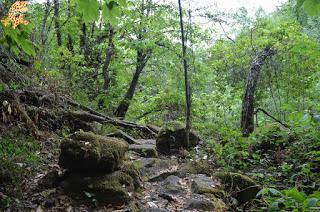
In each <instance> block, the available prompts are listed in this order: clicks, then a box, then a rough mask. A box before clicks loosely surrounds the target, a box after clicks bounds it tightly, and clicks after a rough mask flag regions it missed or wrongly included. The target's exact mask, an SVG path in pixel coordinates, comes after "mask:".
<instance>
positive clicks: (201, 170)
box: [179, 160, 212, 177]
mask: <svg viewBox="0 0 320 212" xmlns="http://www.w3.org/2000/svg"><path fill="white" fill-rule="evenodd" d="M211 169H212V168H211V166H210V164H209V163H208V161H207V160H199V161H188V162H186V163H183V164H181V165H180V167H179V176H181V177H186V176H188V175H190V174H206V175H210V174H211Z"/></svg>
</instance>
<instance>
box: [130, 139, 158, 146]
mask: <svg viewBox="0 0 320 212" xmlns="http://www.w3.org/2000/svg"><path fill="white" fill-rule="evenodd" d="M156 143H157V142H156V140H154V139H136V140H135V144H140V145H143V144H152V145H156Z"/></svg>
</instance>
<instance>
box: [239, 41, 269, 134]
mask: <svg viewBox="0 0 320 212" xmlns="http://www.w3.org/2000/svg"><path fill="white" fill-rule="evenodd" d="M274 54H275V51H274V50H273V49H271V48H268V47H267V48H265V49H264V50H263V51H261V52H259V53H258V54H257V56H256V57H255V59H254V60H253V61H252V64H251V67H250V71H249V74H248V78H247V83H246V88H245V92H244V95H243V99H242V112H241V130H242V134H243V136H248V135H250V134H251V133H252V132H253V131H254V103H255V102H254V95H255V91H256V87H257V84H258V81H259V77H260V73H261V69H262V66H263V65H264V63H265V62H266V60H267V59H268V58H270V57H272V56H273V55H274Z"/></svg>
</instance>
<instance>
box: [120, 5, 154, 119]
mask: <svg viewBox="0 0 320 212" xmlns="http://www.w3.org/2000/svg"><path fill="white" fill-rule="evenodd" d="M151 6H152V0H146V2H145V1H144V0H142V1H141V5H140V23H139V28H138V34H137V35H136V36H137V41H138V42H141V43H142V42H143V41H144V39H145V34H146V33H147V31H146V26H144V22H145V19H146V20H147V19H148V18H149V16H150V12H151ZM151 54H152V49H151V48H149V47H146V48H145V47H143V46H137V48H136V67H135V72H134V75H133V77H132V80H131V83H130V85H129V89H128V90H127V92H126V94H125V96H124V98H123V100H122V101H121V102H120V104H119V106H118V108H117V109H116V111H115V115H116V116H117V117H120V118H124V117H125V116H126V113H127V111H128V109H129V106H130V102H131V100H132V98H133V96H134V93H135V90H136V87H137V84H138V81H139V78H140V75H141V73H142V71H143V70H144V68H145V66H146V65H147V62H148V61H149V59H150V58H151Z"/></svg>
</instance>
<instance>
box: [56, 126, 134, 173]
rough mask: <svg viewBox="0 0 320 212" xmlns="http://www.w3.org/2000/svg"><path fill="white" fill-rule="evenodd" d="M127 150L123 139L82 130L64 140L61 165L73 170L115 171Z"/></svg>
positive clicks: (60, 159)
mask: <svg viewBox="0 0 320 212" xmlns="http://www.w3.org/2000/svg"><path fill="white" fill-rule="evenodd" d="M127 150H128V144H127V143H126V142H125V141H123V140H121V139H117V138H109V137H103V136H98V135H95V134H94V133H87V132H82V131H80V132H77V133H75V134H73V135H72V136H71V137H70V138H68V139H65V140H64V141H63V142H62V144H61V153H60V158H59V165H60V166H61V167H62V168H65V169H69V170H71V171H82V172H96V171H99V172H105V173H108V172H113V171H115V170H116V169H117V168H118V167H119V165H120V164H121V162H122V160H123V157H124V155H125V152H126V151H127Z"/></svg>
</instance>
